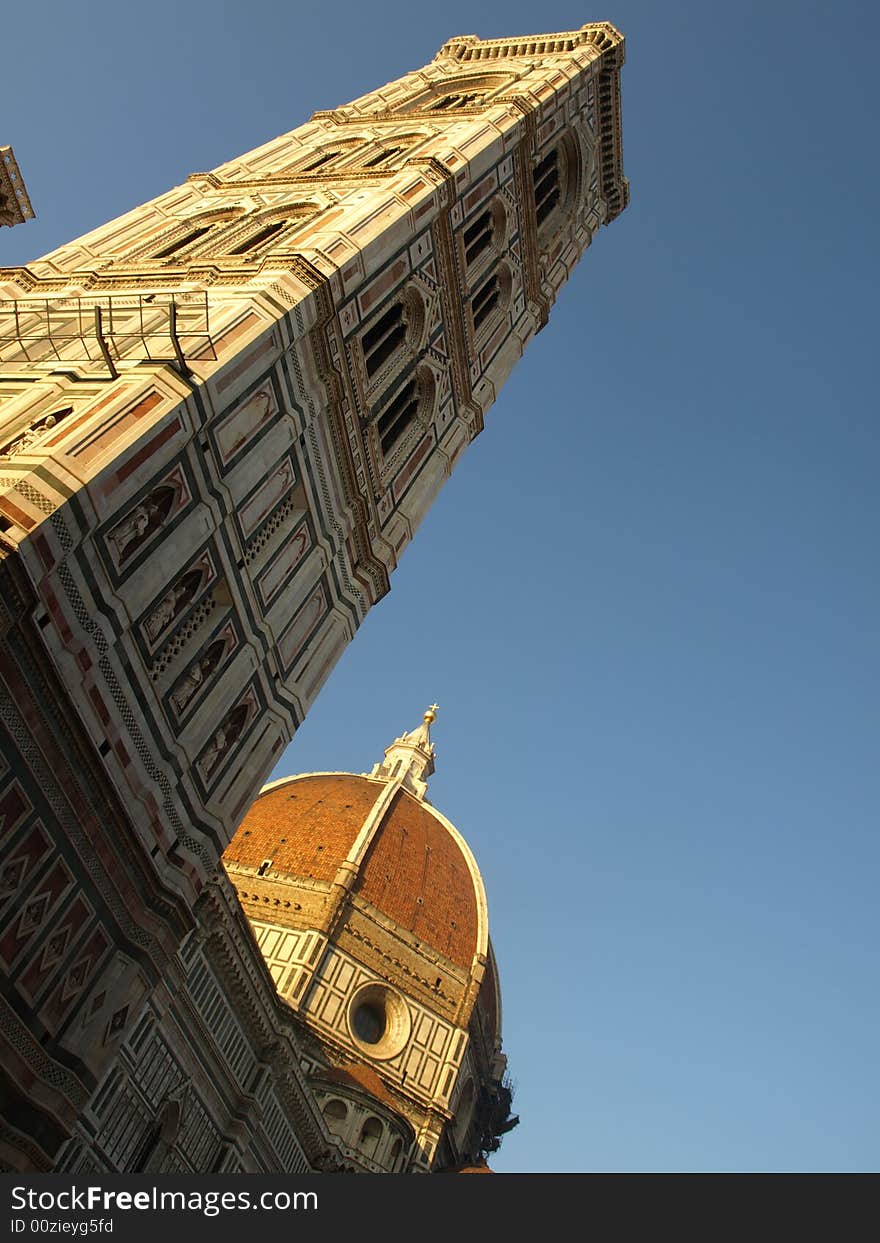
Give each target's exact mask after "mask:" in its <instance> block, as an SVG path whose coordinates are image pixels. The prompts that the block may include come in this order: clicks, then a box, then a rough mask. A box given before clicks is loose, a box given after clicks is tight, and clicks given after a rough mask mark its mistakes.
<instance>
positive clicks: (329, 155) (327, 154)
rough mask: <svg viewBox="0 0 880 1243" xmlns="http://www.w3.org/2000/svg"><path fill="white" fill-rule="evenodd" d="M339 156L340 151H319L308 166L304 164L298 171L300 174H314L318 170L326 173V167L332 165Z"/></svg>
mask: <svg viewBox="0 0 880 1243" xmlns="http://www.w3.org/2000/svg"><path fill="white" fill-rule="evenodd" d="M341 154H342V152H341V151H321V152H319V153H318V154H317V155H316V156H314V157H313V158H312V159H311V160H310V161H309V163H308V164H304V165H303V166H302V168H301V169H300V170H299V171H300V172H301V173H316V172H318V171H319V170H321V171H323V172H326V171H327V165H328V164H332V162H333V161H334V160H338V159H339V157H340V155H341Z"/></svg>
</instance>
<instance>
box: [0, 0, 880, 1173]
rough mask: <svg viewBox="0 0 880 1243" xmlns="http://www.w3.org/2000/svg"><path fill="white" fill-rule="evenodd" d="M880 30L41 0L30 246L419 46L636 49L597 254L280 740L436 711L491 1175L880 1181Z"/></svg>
mask: <svg viewBox="0 0 880 1243" xmlns="http://www.w3.org/2000/svg"><path fill="white" fill-rule="evenodd" d="M878 13H880V10H878V6H877V5H875V4H869V3H857V2H855V0H850V2H849V3H846V2H841V0H838V2H836V3H834V4H826V5H819V4H815V3H810V2H807V0H804V2H803V3H795V2H794V0H788V2H782V0H769V2H768V3H756V2H754V0H747V2H745V3H741V4H739V5H737V6H730V5H722V4H720V3H714V2H711V3H710V2H704V3H700V2H698V0H687V2H683V0H670V2H668V3H659V2H658V3H654V2H648V0H607V3H606V0H601V4H596V6H595V7H594V8H590V7H589V4H587V6H586V7H584V6H583V5H581V4H577V5H575V4H571V3H556V2H555V0H545V2H544V3H542V4H540V5H537V4H527V3H524V2H521V0H505V3H503V4H502V3H501V2H500V0H487V2H486V3H484V4H483V5H481V6H474V5H473V4H472V3H461V2H460V0H445V2H444V3H443V4H439V5H437V6H434V7H431V6H427V5H419V6H418V8H416V7H414V6H413V5H412V3H402V2H400V0H395V2H394V3H382V4H379V5H368V4H352V3H350V2H349V0H341V2H337V3H334V4H332V5H330V4H327V5H309V6H305V5H302V4H289V3H281V2H280V0H274V2H271V3H270V2H268V0H249V2H248V3H247V4H240V5H231V4H227V3H220V2H219V0H210V2H207V0H206V2H199V3H190V2H188V0H178V2H177V3H168V2H167V0H161V2H160V0H153V2H152V3H150V4H149V5H129V4H120V3H113V4H110V3H94V2H92V0H85V3H83V4H76V5H74V4H67V3H60V2H59V3H54V4H46V3H44V2H43V3H41V2H30V3H27V4H18V5H14V6H13V7H12V8H11V9H10V10H9V12H8V13H7V14H6V15H5V17H4V19H3V26H4V57H3V61H4V69H3V72H4V91H3V94H4V102H5V107H4V118H3V120H4V130H3V133H2V134H0V140H5V141H10V142H12V143H13V144H14V147H15V150H16V153H17V156H18V158H19V162H20V164H21V168H22V171H23V174H24V176H25V179H26V182H27V185H28V187H29V190H30V193H31V197H32V199H33V202H34V206H35V209H36V212H37V216H38V219H37V220H36V221H35V222H33V223H30V224H28V225H26V226H23V227H20V228H16V229H14V230H3V231H2V235H0V263H5V264H13V263H18V262H26V261H27V260H28V259H29V258H32V257H35V256H37V255H39V254H42V253H44V252H45V251H47V250H49V249H51V248H52V247H54V246H56V245H58V244H60V243H62V242H64V241H67V240H70V239H71V238H73V237H75V236H77V235H78V234H80V233H82V232H84V231H86V230H87V229H89V228H92V227H94V226H96V225H98V224H100V223H102V222H103V221H104V220H106V219H109V218H111V217H113V216H115V215H118V214H120V213H121V212H123V211H125V210H127V209H129V208H130V207H133V206H135V205H136V204H138V203H140V202H142V201H144V200H146V199H148V198H151V197H153V196H155V195H157V194H159V193H161V192H162V191H164V190H165V189H167V188H169V187H170V186H171V185H173V184H175V183H177V182H179V181H181V180H182V179H183V178H184V177H185V176H186V175H187V174H188V173H190V172H193V171H197V170H202V169H208V168H211V167H213V166H215V165H217V164H219V163H221V162H222V161H224V160H226V159H228V158H230V157H232V156H234V155H236V154H239V153H240V152H243V151H245V150H248V149H249V148H251V147H254V146H256V145H258V144H259V143H261V142H264V141H265V140H267V139H269V138H271V137H273V136H274V135H276V134H278V133H281V132H282V131H284V130H287V129H290V128H292V127H293V126H295V125H297V124H299V123H301V122H302V121H304V120H305V119H306V118H307V116H308V115H309V113H310V112H311V111H313V110H314V109H316V108H324V107H331V106H333V105H335V104H338V103H342V102H344V101H347V100H349V99H351V98H353V97H355V96H356V95H358V94H360V93H362V92H363V91H366V90H367V89H370V88H372V87H374V86H377V85H379V84H381V83H383V82H385V81H387V80H388V79H390V78H393V77H396V76H398V75H399V74H401V73H403V72H404V71H406V70H407V69H410V68H415V67H418V66H419V65H422V64H424V63H425V62H426V61H428V60H430V58H431V57H432V56H433V54H434V52H435V51H436V50H437V48H438V47H439V46H440V44H441V43H442V42H443V41H444V40H445V39H446V38H448V37H449V36H451V35H454V34H461V33H471V32H473V33H476V34H479V35H482V36H484V37H492V36H497V35H507V34H523V33H531V32H534V31H536V30H540V31H552V30H565V29H570V28H572V27H576V26H579V25H581V24H582V23H583V22H585V21H590V20H598V19H608V20H611V21H613V22H614V23H615V24H616V25H618V26H619V28H620V29H621V30H622V31H623V32H624V33H625V35H626V37H627V65H626V67H625V69H624V76H623V83H624V86H623V108H624V162H625V169H626V172H627V174H628V175H629V177H630V179H631V182H632V203H631V205H630V206H629V208H628V209H627V210H626V212H625V213H624V215H623V216H622V217H621V218H620V219H619V220H618V221H616V222H615V223H614V224H613V225H612V226H611V227H610V228H608V229H605V230H603V231H602V232H601V233H600V234H599V235H598V236H597V238H596V240H595V243H594V245H593V247H592V249H591V251H590V252H589V253H588V254H587V256H586V257H585V259H584V261H583V262H582V264H581V266H580V267H579V269H578V270H577V272H576V273H575V275H574V277H573V279H572V280H571V282H570V283H569V285H568V287H567V288H566V289H565V290H564V292H563V295H562V297H561V298H560V300H559V302H558V304H557V306H556V308H555V309H554V311H553V313H552V315H551V322H550V327H549V328H548V330H547V331H546V332H544V333H542V334H541V335H540V337H539V338H538V339H537V340H536V341H535V342H534V344H533V345H532V346H531V347H530V349H529V352H528V354H527V356H526V358H525V359H524V360H523V361H522V363H521V364H520V366H519V368H518V370H517V371H516V372H515V374H514V376H513V377H512V379H511V381H510V382H509V383H508V385H507V387H506V389H505V390H504V392H503V393H502V395H501V398H500V400H499V401H498V403H497V405H496V406H495V407H494V409H493V411H492V412H491V413H490V416H489V418H488V422H487V428H486V431H485V432H484V434H483V435H482V436H481V437H480V438H479V439H478V440H477V441H476V442H475V443H474V445H473V446H472V447H471V449H470V450H469V451H468V453H467V455H466V456H465V459H464V461H463V462H462V463H461V465H460V466H459V467H458V469H457V472H456V475H455V476H454V478H453V479H452V480H451V481H450V482H449V484H448V485H447V486H446V488H445V490H444V492H443V494H442V496H441V498H440V500H439V501H438V503H437V504H436V506H435V507H434V509H433V511H432V513H431V514H430V516H429V518H428V519H427V520H426V522H425V524H424V525H423V527H422V529H421V531H420V532H419V535H418V537H417V539H416V541H415V543H414V545H413V547H412V548H411V549H410V551H409V552H408V553H407V554H406V555H405V558H404V560H403V563H402V565H401V567H400V569H399V570H398V572H397V575H396V577H395V579H394V581H393V586H392V591H391V594H390V595H389V596H388V597H387V598H386V599H385V600H384V601H383V602H382V603H381V604H380V605H379V606H378V607H377V608H376V609H375V610H374V611H373V613H372V614H371V615H370V617H369V618H368V619H367V621H366V623H365V625H364V626H363V628H362V630H361V633H360V634H359V635H358V637H357V639H356V641H355V642H354V644H353V645H352V646H351V647H350V648H349V650H348V652H347V653H346V655H345V656H344V658H343V660H342V661H341V662H340V664H339V666H338V667H337V669H336V671H335V672H334V674H333V675H332V677H331V679H330V681H329V682H328V684H327V686H326V688H325V690H324V691H323V692H322V695H321V697H320V698H319V701H318V703H317V705H316V707H315V709H314V710H313V712H312V714H311V715H310V717H309V719H308V721H307V722H306V724H305V726H304V727H303V729H302V730H301V731H300V733H299V734H298V736H297V738H296V739H295V741H294V743H293V745H292V746H291V748H290V750H289V751H288V752H287V753H286V754H285V757H284V760H283V762H282V764H281V765H280V766H279V770H278V771H279V773H280V772H296V771H307V770H312V769H325V768H329V769H352V770H354V771H362V770H364V769H367V768H368V767H369V766H370V765H372V763H373V762H374V761H375V760H376V759H377V758H378V757H379V756H380V755H381V753H382V750H383V748H384V746H385V745H386V744H387V743H388V742H390V740H391V738H392V737H393V736H394V735H395V734H396V733H398V732H400V731H401V730H402V729H405V728H412V727H413V726H414V725H415V724H416V723H417V721H418V720H419V719H420V716H421V713H422V711H423V709H424V707H425V706H426V705H427V704H428V703H430V702H431V701H432V700H434V699H436V700H437V701H438V703H439V704H440V705H441V713H440V716H439V718H438V721H437V724H436V726H435V728H434V737H435V741H436V746H437V774H436V777H435V778H434V779H433V781H432V783H431V797H432V799H433V801H434V802H435V803H436V804H437V806H438V807H440V808H441V809H442V810H443V811H444V812H445V813H446V814H447V815H449V816H450V817H451V819H452V820H453V821H454V822H455V823H456V824H457V825H458V826H459V827H460V829H461V830H462V832H463V833H464V834H465V836H466V837H467V838H468V840H469V842H470V844H471V846H472V847H473V849H474V852H475V854H476V856H477V859H478V861H479V863H480V865H481V868H482V870H483V874H484V877H485V881H486V887H487V890H488V895H489V903H490V926H491V929H492V933H493V938H494V941H495V945H496V949H497V953H498V958H499V962H500V967H501V973H502V982H503V990H504V1026H505V1043H506V1047H507V1050H508V1052H509V1056H510V1069H511V1072H512V1074H513V1076H514V1078H515V1079H516V1080H517V1082H518V1092H517V1098H516V1102H515V1106H516V1109H517V1110H518V1111H519V1112H520V1114H521V1115H522V1125H521V1126H520V1127H519V1128H518V1129H517V1130H515V1131H514V1132H512V1133H511V1134H510V1135H509V1136H508V1137H507V1138H506V1139H505V1142H504V1146H503V1148H502V1150H501V1152H500V1153H499V1154H498V1156H497V1158H496V1159H495V1161H494V1164H495V1166H496V1168H497V1169H499V1170H505V1171H506V1170H551V1171H552V1170H573V1171H580V1170H869V1169H873V1170H876V1169H877V1168H878V1166H880V1140H878V1126H877V1119H878V1116H880V1072H878V1048H880V1002H878V987H877V980H878V974H880V972H878V966H880V964H878V940H880V938H878V902H877V890H878V870H880V869H878V864H880V850H878V837H877V830H878V804H880V797H878V795H880V780H878V764H877V753H878V742H880V737H878V735H880V720H878V690H880V686H878V683H880V677H878V673H880V661H878V633H880V591H878V577H877V544H878V501H877V491H878V489H877V478H878V447H880V445H878V441H880V437H878V430H877V414H878V410H877V397H876V388H877V376H876V372H877V361H876V351H877V345H876V318H877V317H876V288H877V275H878V273H877V241H876V227H877V219H878V216H880V212H878V171H877V133H876V127H877V116H878V99H877V95H876V82H877V65H878V63H880V37H878V35H880V17H878Z"/></svg>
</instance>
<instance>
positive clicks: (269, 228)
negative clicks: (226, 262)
mask: <svg viewBox="0 0 880 1243" xmlns="http://www.w3.org/2000/svg"><path fill="white" fill-rule="evenodd" d="M285 223H286V221H284V220H276V221H275V223H274V224H267V225H266V227H265V228H264V229H260V231H259V233H254V234H253V235H252V236H251V237H249V238H246V239H245V241H243V242H239V244H238V245H237V246H233V248H232V250H230V251H229V254H230V255H246V254H247V253H248V251H251V250H256V248H257V247H258V246H261V245H262V244H263V242H268V240H269V238H270V237H274V236H275V234H276V233H280V232H281V230H282V229H283V228H284V225H285Z"/></svg>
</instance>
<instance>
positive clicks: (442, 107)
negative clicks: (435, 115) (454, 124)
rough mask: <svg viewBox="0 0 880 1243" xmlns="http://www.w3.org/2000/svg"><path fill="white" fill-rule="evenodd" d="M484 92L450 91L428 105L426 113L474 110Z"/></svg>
mask: <svg viewBox="0 0 880 1243" xmlns="http://www.w3.org/2000/svg"><path fill="white" fill-rule="evenodd" d="M484 95H485V91H452V92H450V94H448V95H441V96H440V98H439V99H435V100H432V101H431V103H430V104H428V106H427V109H426V111H427V112H459V111H460V110H461V109H462V108H475V107H476V106H477V104H478V103H479V101H480V100H481V99H482V98H483V96H484Z"/></svg>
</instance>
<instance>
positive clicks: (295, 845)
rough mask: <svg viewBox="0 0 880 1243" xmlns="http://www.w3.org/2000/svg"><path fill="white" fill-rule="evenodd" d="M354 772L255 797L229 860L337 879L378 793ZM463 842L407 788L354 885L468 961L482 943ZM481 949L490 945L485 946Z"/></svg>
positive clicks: (379, 786) (401, 922)
mask: <svg viewBox="0 0 880 1243" xmlns="http://www.w3.org/2000/svg"><path fill="white" fill-rule="evenodd" d="M385 788H386V782H385V781H383V780H381V779H378V780H377V779H374V778H369V777H362V776H356V775H354V774H352V773H321V774H317V775H312V776H305V777H292V778H291V779H290V780H289V781H284V782H282V783H279V784H277V785H274V786H272V787H270V788H269V789H268V790H266V792H265V793H264V794H262V795H260V797H259V798H258V799H257V801H256V802H255V803H254V804H253V806H252V807H251V809H250V811H249V812H248V814H247V816H246V817H245V819H244V821H243V823H242V825H241V827H240V828H239V830H238V832H237V833H236V835H235V837H234V838H233V839H232V841H231V842H230V844H229V846H228V847H227V848H226V851H225V853H224V856H223V857H224V860H225V861H226V862H227V863H232V864H237V865H239V866H242V867H247V868H254V869H258V868H259V867H260V864H261V863H262V862H263V861H264V860H266V859H271V861H272V862H271V872H272V873H276V874H277V873H285V874H287V875H288V876H291V877H304V878H311V879H315V880H320V881H328V882H329V881H332V880H333V879H334V878H335V876H336V874H337V870H338V868H339V865H340V864H341V863H342V862H343V861H344V860H345V858H346V856H347V854H348V853H349V851H350V850H351V847H352V845H353V844H354V841H355V839H356V837H357V835H358V833H359V832H360V830H361V828H362V827H363V824H364V822H365V821H366V819H367V817H368V816H369V814H370V812H371V810H372V809H373V806H374V805H375V803H376V801H377V799H378V798H379V796H380V794H381V793H382V792H383V790H384V789H385ZM466 851H467V848H466V847H463V844H462V843H461V842H460V840H459V839H457V837H456V835H454V833H452V832H450V830H449V828H448V827H447V825H446V824H445V823H444V821H443V819H442V817H441V816H440V815H439V814H438V813H437V812H436V811H435V810H434V809H433V808H432V807H431V806H430V805H429V804H427V803H424V802H422V801H421V800H420V799H418V798H416V797H415V796H414V795H412V794H410V793H409V792H408V791H406V790H403V789H401V790H400V791H399V792H398V794H397V795H396V797H395V799H394V801H393V803H392V805H391V807H390V809H389V810H388V811H386V813H385V815H384V817H383V820H382V824H381V825H380V827H379V829H378V830H377V832H376V834H375V836H374V837H373V839H372V841H371V842H370V845H369V848H368V849H367V852H366V855H365V856H364V858H363V861H362V862H361V866H360V874H359V876H358V878H357V880H356V881H355V885H354V889H353V892H354V893H355V894H356V895H358V896H360V897H361V898H363V899H364V900H365V901H367V902H369V903H370V904H371V905H372V906H374V907H376V908H377V909H378V910H379V911H381V912H382V914H383V915H385V916H386V917H387V918H389V919H391V920H393V921H394V923H395V924H397V925H398V926H399V927H401V928H404V929H406V930H407V931H408V932H411V933H412V934H413V935H414V936H416V937H417V938H418V939H419V940H420V941H422V942H423V943H424V944H426V945H428V946H430V947H431V948H432V949H434V950H435V951H438V952H439V953H440V954H442V955H444V957H446V958H448V959H451V961H452V962H454V963H456V964H457V965H459V966H461V967H464V968H465V969H467V968H469V967H470V966H471V964H472V962H473V959H474V955H475V953H476V952H477V951H478V948H479V940H480V925H479V906H478V902H479V899H478V893H477V885H478V884H479V882H478V881H475V877H474V875H473V873H472V870H471V869H472V867H473V862H472V860H470V859H469V857H468V855H467V854H466ZM483 948H485V947H483Z"/></svg>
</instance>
